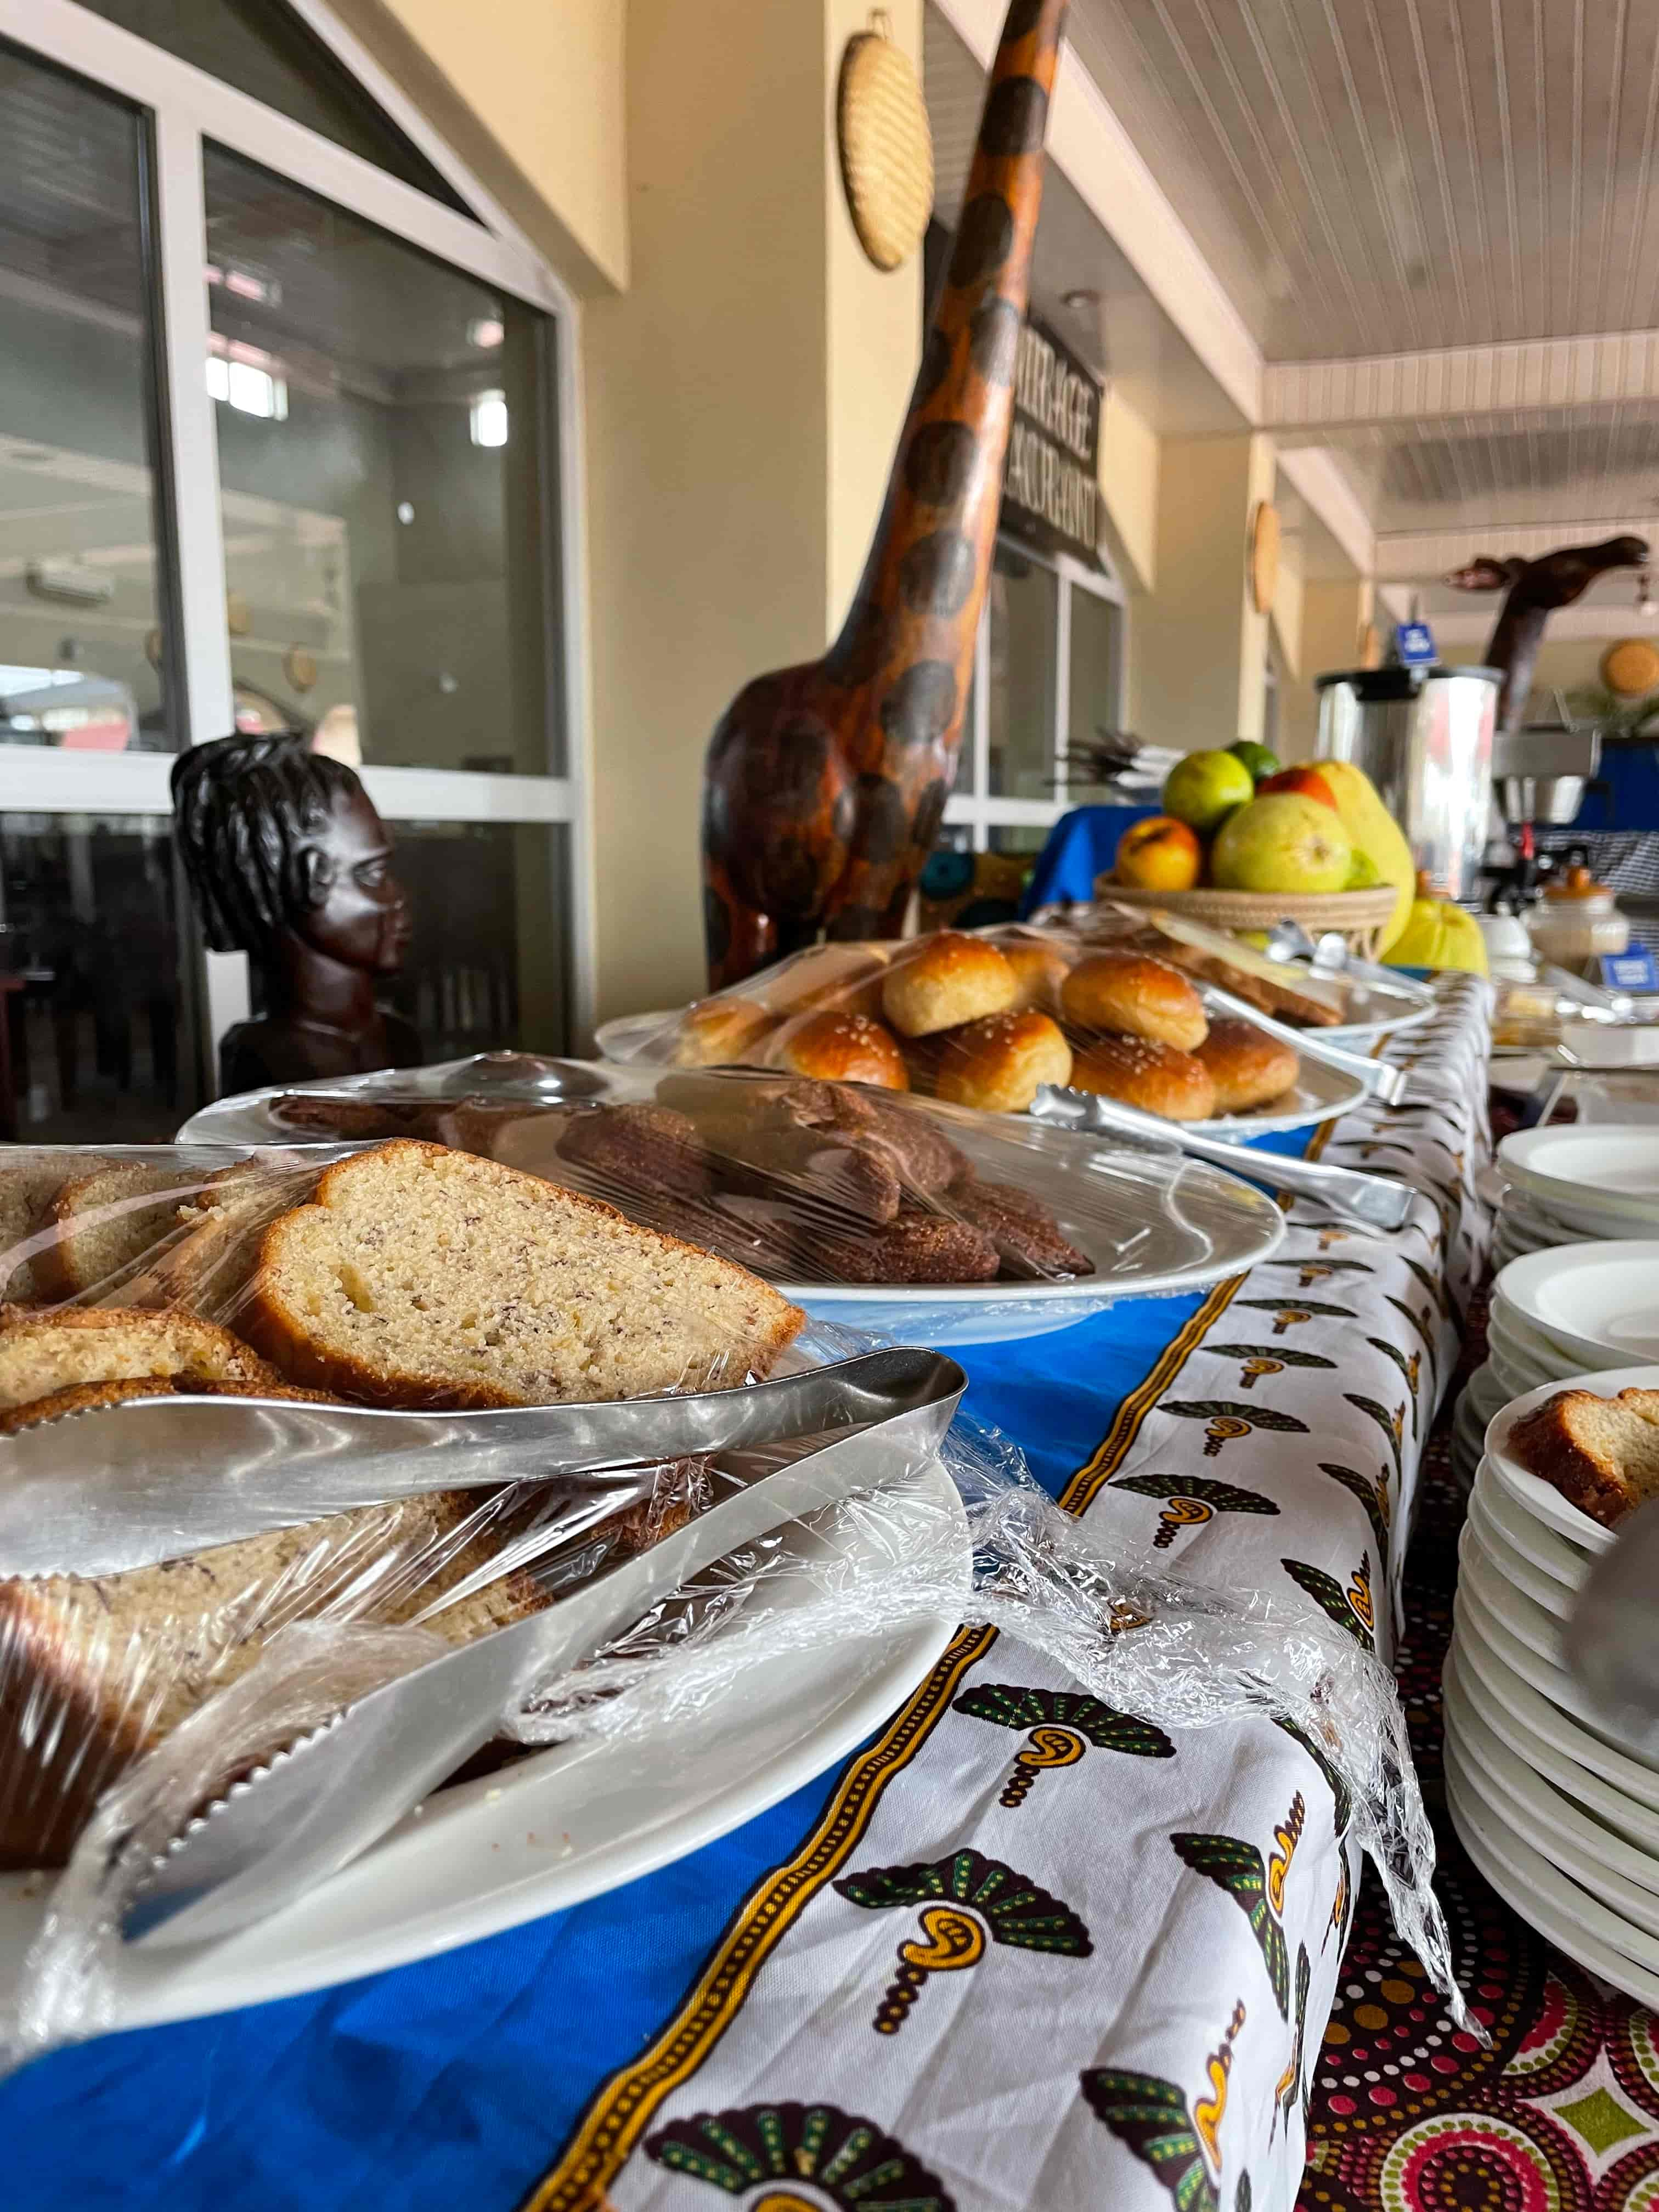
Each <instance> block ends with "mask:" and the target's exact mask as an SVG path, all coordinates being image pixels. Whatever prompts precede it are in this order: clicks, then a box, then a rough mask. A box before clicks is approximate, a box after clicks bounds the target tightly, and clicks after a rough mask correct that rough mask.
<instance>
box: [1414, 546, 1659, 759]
mask: <svg viewBox="0 0 1659 2212" xmlns="http://www.w3.org/2000/svg"><path fill="white" fill-rule="evenodd" d="M1647 564H1648V542H1647V540H1646V538H1604V539H1603V540H1602V542H1601V544H1599V545H1562V546H1559V547H1558V548H1557V550H1555V551H1554V552H1553V553H1546V554H1544V555H1542V556H1541V557H1540V558H1539V559H1538V560H1536V561H1522V560H1519V559H1516V558H1515V557H1513V556H1512V557H1511V558H1510V559H1509V560H1507V561H1494V560H1493V559H1492V556H1490V555H1489V554H1482V555H1481V556H1480V558H1479V559H1477V560H1474V561H1471V562H1469V564H1468V567H1467V568H1454V569H1453V570H1452V572H1451V574H1450V575H1449V576H1448V577H1447V578H1446V581H1447V583H1449V584H1450V585H1452V586H1454V587H1455V589H1456V590H1458V591H1460V592H1497V591H1503V590H1504V589H1505V587H1506V586H1507V596H1506V597H1505V599H1504V605H1503V608H1502V611H1500V613H1499V615H1498V624H1497V627H1496V629H1494V630H1493V631H1492V638H1491V641H1490V642H1489V643H1488V645H1487V647H1486V665H1487V667H1488V668H1501V669H1502V670H1503V671H1504V685H1503V689H1502V690H1501V691H1500V692H1499V693H1498V728H1499V730H1500V731H1502V730H1515V729H1518V728H1519V727H1520V726H1521V717H1522V714H1523V713H1524V712H1525V709H1526V704H1527V694H1528V691H1530V690H1531V689H1532V671H1533V667H1534V663H1535V662H1536V661H1537V659H1538V648H1539V647H1540V646H1541V644H1542V643H1543V641H1544V625H1545V623H1547V622H1548V620H1549V618H1550V617H1551V616H1552V615H1553V613H1554V612H1555V610H1556V609H1557V608H1558V607H1570V606H1571V605H1572V603H1573V601H1574V600H1575V599H1577V598H1579V597H1580V596H1581V594H1582V593H1583V592H1586V591H1588V590H1589V586H1591V585H1592V584H1593V583H1594V582H1595V579H1596V578H1597V577H1598V576H1601V575H1605V574H1606V573H1607V570H1608V569H1609V568H1646V566H1647Z"/></svg>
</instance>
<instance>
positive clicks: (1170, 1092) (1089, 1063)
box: [1072, 1036, 1215, 1121]
mask: <svg viewBox="0 0 1659 2212" xmlns="http://www.w3.org/2000/svg"><path fill="white" fill-rule="evenodd" d="M1072 1088H1073V1091H1098V1092H1099V1094H1100V1096H1101V1097H1103V1098H1115V1099H1117V1100H1118V1101H1119V1103H1121V1104H1122V1105H1125V1106H1138V1107H1139V1109H1141V1111H1142V1112H1143V1113H1146V1114H1161V1115H1164V1118H1165V1120H1166V1121H1208V1120H1209V1118H1210V1116H1211V1115H1212V1114H1213V1113H1214V1112H1215V1085H1214V1084H1213V1082H1212V1080H1211V1078H1210V1071H1209V1070H1208V1068H1207V1067H1206V1066H1205V1065H1204V1063H1203V1061H1202V1060H1194V1057H1193V1055H1192V1054H1191V1053H1189V1052H1178V1051H1177V1050H1176V1048H1175V1047H1174V1046H1173V1045H1170V1044H1159V1043H1158V1042H1155V1041H1154V1040H1153V1039H1152V1038H1151V1037H1127V1036H1099V1037H1093V1038H1091V1040H1090V1042H1088V1043H1087V1044H1085V1046H1083V1047H1082V1048H1081V1049H1080V1050H1079V1052H1077V1053H1076V1054H1074V1056H1073V1060H1072Z"/></svg>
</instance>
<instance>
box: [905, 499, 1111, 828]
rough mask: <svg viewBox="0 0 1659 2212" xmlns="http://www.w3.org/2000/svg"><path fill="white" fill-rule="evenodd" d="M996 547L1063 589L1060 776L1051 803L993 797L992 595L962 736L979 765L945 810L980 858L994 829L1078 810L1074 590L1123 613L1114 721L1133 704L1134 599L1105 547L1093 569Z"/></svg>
mask: <svg viewBox="0 0 1659 2212" xmlns="http://www.w3.org/2000/svg"><path fill="white" fill-rule="evenodd" d="M997 544H999V545H1006V547H1007V549H1008V550H1009V552H1010V553H1012V554H1016V555H1018V557H1019V559H1020V560H1022V561H1032V562H1036V564H1037V566H1038V567H1039V568H1050V569H1052V570H1053V571H1054V574H1055V575H1056V576H1057V577H1058V578H1059V580H1060V588H1059V589H1058V590H1057V592H1055V594H1054V685H1053V696H1054V722H1053V726H1052V727H1051V729H1050V730H1049V732H1048V763H1049V768H1050V769H1051V771H1052V773H1053V775H1054V779H1055V783H1054V797H1053V799H1007V798H994V797H993V796H991V794H990V793H989V791H988V788H987V787H988V785H989V783H990V780H991V606H990V594H989V592H988V591H987V594H986V604H985V605H984V607H983V609H982V610H981V613H980V618H979V632H978V635H977V636H976V637H975V641H974V693H973V720H972V725H971V726H970V727H969V729H967V730H964V731H963V740H962V741H963V745H964V747H966V748H968V749H969V757H970V759H971V762H972V765H973V780H972V785H971V787H970V788H969V790H967V791H964V792H952V793H951V796H950V798H949V799H947V800H946V802H945V828H946V829H966V830H967V831H968V832H969V851H971V852H975V853H984V852H987V851H989V849H990V838H991V832H992V830H994V829H1048V828H1051V827H1052V825H1053V824H1054V823H1056V822H1058V821H1059V819H1060V816H1061V815H1062V814H1064V813H1066V811H1068V810H1069V808H1070V807H1071V805H1073V800H1072V797H1071V791H1070V786H1069V785H1068V784H1067V782H1066V780H1065V770H1064V767H1063V765H1062V763H1063V760H1064V757H1065V753H1066V746H1067V744H1068V742H1069V732H1070V726H1071V717H1072V594H1073V592H1079V591H1081V592H1087V593H1088V594H1089V595H1090V596H1091V598H1093V599H1103V600H1105V601H1106V602H1107V603H1108V604H1109V605H1112V606H1115V608H1116V609H1117V641H1116V642H1117V653H1116V665H1115V685H1114V689H1115V691H1116V695H1117V696H1116V697H1115V699H1114V701H1113V702H1112V719H1113V721H1114V722H1115V725H1116V726H1118V727H1120V728H1121V726H1122V723H1123V719H1124V714H1125V710H1126V703H1127V682H1128V653H1127V645H1128V627H1129V595H1128V593H1127V592H1126V591H1125V589H1124V587H1123V586H1122V584H1121V582H1120V581H1119V580H1118V577H1117V574H1116V571H1115V569H1114V568H1112V566H1111V564H1110V562H1109V558H1108V556H1107V555H1106V553H1105V552H1104V551H1103V552H1102V554H1101V556H1100V557H1101V561H1102V562H1103V567H1102V568H1090V567H1088V566H1087V564H1086V563H1085V562H1082V561H1079V560H1078V559H1077V558H1075V556H1073V555H1072V554H1069V553H1047V552H1040V551H1039V550H1037V549H1036V547H1035V546H1032V545H1027V544H1024V542H1023V541H1022V540H1020V539H1018V538H1012V537H1007V536H1005V535H1003V534H1002V533H1000V532H999V534H998V537H997Z"/></svg>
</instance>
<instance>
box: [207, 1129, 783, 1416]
mask: <svg viewBox="0 0 1659 2212" xmlns="http://www.w3.org/2000/svg"><path fill="white" fill-rule="evenodd" d="M803 1322H805V1315H804V1314H802V1312H801V1311H800V1310H799V1307H796V1306H792V1305H791V1304H789V1303H788V1301H787V1299H786V1298H783V1297H780V1296H779V1294H778V1292H777V1291H775V1290H774V1289H773V1288H772V1287H771V1285H769V1284H768V1283H763V1282H762V1281H761V1280H760V1279H759V1277H758V1276H755V1275H751V1274H750V1273H748V1272H747V1271H746V1270H745V1269H744V1268H742V1267H737V1266H735V1265H734V1264H733V1263H732V1261H727V1260H720V1259H716V1258H715V1257H714V1256H713V1255H711V1254H709V1253H707V1252H703V1251H700V1250H698V1249H696V1246H694V1245H690V1244H683V1243H680V1242H679V1241H678V1238H675V1237H666V1236H663V1235H661V1234H659V1232H658V1231H655V1230H650V1229H641V1228H639V1227H636V1226H635V1225H634V1224H633V1223H632V1222H630V1221H629V1220H627V1219H626V1218H624V1217H623V1215H622V1214H620V1213H618V1212H616V1211H615V1209H614V1208H613V1207H611V1206H602V1205H600V1204H599V1202H598V1201H597V1200H593V1199H589V1198H583V1197H580V1196H579V1195H578V1194H576V1193H575V1192H574V1191H569V1190H565V1189H563V1188H561V1187H560V1186H559V1185H558V1184H556V1183H550V1182H542V1181H541V1180H540V1179H539V1178H538V1177H537V1176H527V1175H521V1174H520V1173H519V1172H518V1170H516V1169H513V1168H507V1167H502V1166H501V1165H500V1164H498V1163H497V1162H495V1161H494V1160H488V1159H482V1158H478V1157H477V1156H476V1155H474V1154H472V1153H471V1152H451V1151H447V1150H446V1148H445V1147H444V1146H441V1145H428V1144H419V1143H416V1142H414V1141H413V1140H411V1139H398V1140H396V1141H394V1142H392V1143H391V1144H386V1145H382V1146H378V1147H377V1148H376V1149H375V1150H374V1151H373V1152H359V1153H357V1154H356V1155H355V1156H354V1157H353V1158H350V1159H347V1160H342V1161H340V1162H339V1163H338V1164H337V1165H335V1166H333V1167H331V1168H329V1169H328V1170H326V1171H325V1173H324V1175H323V1176H322V1178H321V1180H320V1181H319V1183H318V1185H317V1189H316V1194H315V1198H314V1201H313V1203H312V1204H311V1205H309V1206H299V1207H297V1208H296V1209H295V1211H294V1212H290V1213H287V1214H284V1215H283V1217H282V1218H280V1219H278V1220H277V1221H276V1222H274V1223H273V1224H272V1225H271V1226H270V1229H268V1230H267V1231H266V1232H265V1236H264V1242H263V1243H262V1244H261V1246H260V1248H259V1264H258V1269H257V1271H256V1273H255V1275H254V1279H253V1281H252V1285H251V1287H250V1291H249V1295H248V1300H247V1305H246V1310H245V1312H244V1313H243V1314H242V1315H241V1316H240V1317H239V1325H240V1327H241V1328H242V1329H243V1331H244V1333H245V1334H246V1335H247V1337H248V1339H249V1340H250V1341H251V1342H252V1343H253V1344H254V1345H255V1346H258V1349H259V1350H261V1351H262V1352H264V1353H265V1354H266V1355H267V1357H269V1358H270V1359H271V1360H272V1361H274V1362H275V1364H276V1365H277V1366H278V1367H279V1368H280V1369H281V1370H283V1373H284V1374H286V1375H287V1376H289V1377H290V1378H291V1379H292V1380H293V1381H295V1382H296V1383H313V1384H316V1385H318V1386H319V1387H321V1388H322V1389H331V1390H337V1391H338V1392H339V1393H340V1394H341V1395H342V1396H343V1397H348V1398H356V1399H358V1400H362V1401H368V1402H370V1403H374V1404H388V1405H400V1406H412V1407H448V1406H526V1405H546V1404H551V1403H554V1402H556V1401H561V1400H580V1399H605V1398H629V1397H638V1396H641V1395H646V1394H648V1393H651V1392H653V1391H660V1390H673V1389H710V1388H720V1387H724V1386H726V1385H735V1384H738V1383H743V1382H744V1380H746V1378H747V1377H748V1376H750V1375H751V1374H752V1375H757V1376H760V1375H764V1374H766V1373H768V1372H769V1370H770V1368H771V1366H772V1364H773V1362H774V1361H775V1358H777V1355H778V1353H779V1352H781V1350H782V1348H783V1346H785V1345H787V1343H788V1342H789V1341H790V1340H791V1339H792V1338H793V1337H794V1336H795V1335H796V1334H797V1333H798V1332H799V1329H800V1328H801V1326H802V1324H803Z"/></svg>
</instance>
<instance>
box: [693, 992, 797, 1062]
mask: <svg viewBox="0 0 1659 2212" xmlns="http://www.w3.org/2000/svg"><path fill="white" fill-rule="evenodd" d="M776 1026H777V1021H776V1017H775V1016H774V1015H772V1014H769V1012H767V1010H766V1008H765V1007H764V1006H759V1005H757V1003H756V1001H755V1000H753V999H701V1000H698V1002H697V1004H696V1006H688V1007H687V1008H686V1010H685V1012H684V1013H683V1014H682V1015H681V1016H680V1027H679V1034H678V1036H677V1037H676V1038H675V1040H674V1065H675V1066H676V1067H720V1066H729V1065H730V1064H731V1063H732V1061H733V1060H744V1059H747V1058H748V1057H749V1056H750V1054H753V1052H754V1051H755V1048H757V1045H758V1044H759V1043H760V1041H761V1039H762V1038H763V1037H764V1036H767V1035H769V1032H770V1031H771V1030H774V1029H775V1028H776Z"/></svg>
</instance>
